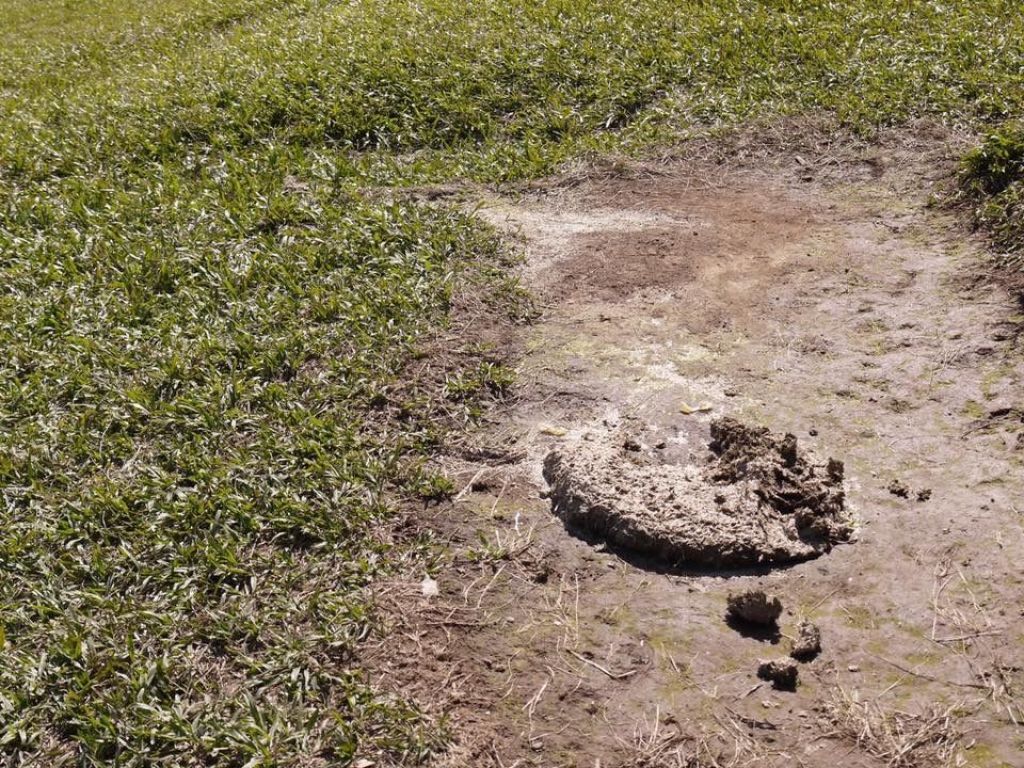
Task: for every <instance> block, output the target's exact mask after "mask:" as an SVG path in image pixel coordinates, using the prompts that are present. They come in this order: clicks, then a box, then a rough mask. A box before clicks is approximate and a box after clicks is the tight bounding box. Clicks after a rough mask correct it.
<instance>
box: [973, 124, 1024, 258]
mask: <svg viewBox="0 0 1024 768" xmlns="http://www.w3.org/2000/svg"><path fill="white" fill-rule="evenodd" d="M960 182H961V187H962V189H963V192H964V195H965V196H966V197H967V199H968V200H970V201H971V202H972V203H973V204H974V206H975V211H974V216H975V221H976V222H977V224H978V226H980V227H982V228H984V229H986V230H988V231H989V232H991V233H992V238H993V241H994V243H995V244H996V246H997V247H998V248H1001V249H1003V250H1004V251H1005V252H1006V256H1005V258H1004V261H1006V262H1007V264H1009V265H1013V266H1016V267H1018V268H1019V267H1020V266H1021V265H1022V264H1024V256H1022V255H1021V252H1022V251H1024V123H1020V122H1014V121H1010V122H1007V123H1005V124H1003V125H1001V126H999V127H998V128H997V129H995V130H993V131H991V132H990V133H988V134H987V135H986V136H985V139H984V141H983V142H982V143H981V145H980V146H979V147H978V148H977V149H974V150H972V151H971V152H969V153H968V154H967V156H966V157H964V161H963V168H962V171H961V174H960Z"/></svg>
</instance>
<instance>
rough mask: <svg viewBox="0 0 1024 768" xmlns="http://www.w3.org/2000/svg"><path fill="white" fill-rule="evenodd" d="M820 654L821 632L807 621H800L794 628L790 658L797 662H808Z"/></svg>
mask: <svg viewBox="0 0 1024 768" xmlns="http://www.w3.org/2000/svg"><path fill="white" fill-rule="evenodd" d="M819 653H821V630H820V629H818V627H817V625H815V624H812V623H811V622H809V621H801V622H800V623H799V624H798V625H797V628H796V639H795V640H794V641H793V650H792V651H790V654H789V655H790V656H792V657H793V658H794V659H797V660H798V661H810V660H811V659H813V658H814V657H815V656H817V655H818V654H819Z"/></svg>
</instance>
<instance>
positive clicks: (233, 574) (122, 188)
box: [0, 0, 1024, 768]
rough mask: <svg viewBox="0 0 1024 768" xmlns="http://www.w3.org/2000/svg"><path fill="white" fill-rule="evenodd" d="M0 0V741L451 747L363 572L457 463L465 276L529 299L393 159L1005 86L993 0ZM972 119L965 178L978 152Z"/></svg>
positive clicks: (471, 369)
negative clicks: (391, 642)
mask: <svg viewBox="0 0 1024 768" xmlns="http://www.w3.org/2000/svg"><path fill="white" fill-rule="evenodd" d="M0 18H3V19H4V22H5V24H4V25H3V29H2V30H0V344H2V345H3V349H4V351H5V354H4V356H3V360H2V361H0V492H2V495H3V505H2V507H0V530H2V531H3V532H4V536H3V538H2V539H0V755H3V759H4V760H5V761H6V762H7V763H9V764H12V765H20V764H26V765H28V764H35V765H46V766H51V765H62V764H66V765H70V764H76V765H124V766H142V765H158V764H163V765H168V766H171V765H173V766H200V765H202V766H210V765H214V766H245V767H246V768H252V767H254V766H260V765H263V766H271V765H273V766H279V765H280V766H300V765H301V766H306V765H318V764H340V765H346V764H349V763H350V762H352V761H353V760H354V759H355V758H356V756H366V755H370V756H374V757H380V758H381V759H382V760H383V761H384V762H387V763H394V764H416V763H418V762H421V761H423V760H425V759H427V758H428V757H429V755H430V754H431V753H432V752H435V751H437V750H441V749H443V747H444V741H445V732H444V728H443V727H442V726H441V725H439V724H437V723H435V722H433V721H431V720H430V719H428V718H425V717H424V715H423V713H421V712H419V711H418V710H417V709H416V706H415V703H414V702H407V701H402V700H401V699H398V698H395V697H392V696H387V695H385V694H384V693H382V692H381V691H378V690H376V689H374V688H372V687H371V686H369V685H368V684H367V683H366V681H365V679H364V676H363V675H362V673H361V672H360V669H359V665H358V646H359V643H360V641H361V640H362V639H363V638H365V637H366V636H367V634H368V633H371V632H373V631H374V628H375V626H376V622H375V617H374V612H373V606H372V604H371V603H370V602H369V601H368V599H367V596H366V595H367V592H366V587H367V585H368V584H371V583H372V582H373V581H374V580H375V579H377V578H379V577H380V576H382V575H383V574H386V573H388V572H389V569H393V568H394V567H395V563H397V562H399V560H398V558H397V554H398V551H397V550H396V549H395V548H394V547H393V546H392V545H390V544H389V543H388V540H387V537H386V536H385V535H383V534H382V532H386V530H387V525H388V522H389V521H390V520H392V519H393V517H394V514H395V511H396V508H397V507H398V506H399V505H400V503H401V502H402V501H403V500H408V499H412V498H424V497H436V496H438V495H443V494H444V492H445V491H446V489H447V484H446V482H445V480H444V479H443V478H437V477H434V476H431V475H430V473H429V472H426V471H425V470H424V469H423V468H422V466H423V465H422V460H423V459H424V458H425V457H427V456H429V455H430V453H431V451H433V450H436V447H437V446H438V444H439V443H440V441H442V440H443V439H444V436H445V432H446V430H447V429H449V428H452V426H453V425H454V424H456V423H457V422H459V416H460V415H461V416H462V417H466V418H471V417H472V416H473V415H474V414H477V413H478V412H479V410H478V409H479V403H480V399H481V398H486V397H487V396H488V393H489V392H492V391H496V390H497V391H500V390H501V389H502V388H504V387H507V386H508V384H509V378H508V372H507V371H506V370H505V369H503V368H502V367H501V366H500V360H499V359H497V358H496V357H495V356H494V355H491V354H489V353H486V352H481V353H480V354H477V355H470V356H443V357H441V358H440V359H441V361H442V362H443V363H444V364H445V366H446V367H445V368H444V370H443V371H442V374H441V375H439V376H437V377H434V378H429V379H422V380H421V379H418V378H410V373H409V372H410V370H412V369H413V368H412V365H411V364H412V363H413V362H414V361H415V358H416V356H417V355H422V354H424V351H423V350H425V349H427V348H428V347H427V346H426V342H427V341H428V340H429V339H430V338H431V337H432V336H434V335H435V334H436V333H437V332H438V330H439V329H443V328H444V326H445V324H446V323H447V322H448V319H449V317H450V315H451V312H452V309H453V305H454V304H455V300H456V297H458V296H459V295H461V294H463V293H465V292H466V291H467V290H472V291H473V292H474V293H476V294H477V295H479V296H482V297H484V299H485V300H486V301H488V302H490V305H491V307H490V313H491V314H494V315H497V316H499V317H500V316H502V313H509V312H512V313H514V312H517V311H518V310H519V308H518V304H517V302H516V301H515V299H514V295H513V294H514V292H512V291H510V290H509V286H508V284H507V281H506V278H505V275H504V273H503V272H502V268H503V267H504V266H505V261H504V259H505V256H504V254H503V250H502V246H501V244H500V243H499V242H498V241H497V239H496V238H495V237H494V235H493V234H492V233H491V232H489V231H488V230H487V228H486V227H483V226H482V225H481V224H480V222H479V221H477V220H476V219H474V218H473V217H471V216H468V215H466V214H464V213H461V212H460V211H458V210H456V209H453V208H450V207H445V206H433V205H428V204H425V203H416V202H405V203H396V202H394V199H393V198H394V197H395V196H394V195H392V194H391V193H390V190H389V189H388V188H389V187H393V186H403V185H410V184H420V183H432V182H439V181H445V180H452V179H456V180H458V179H475V180H481V181H488V182H493V181H505V180H511V179H521V178H527V177H531V176H537V175H541V174H544V173H547V172H550V171H551V170H553V169H555V168H557V167H558V166H559V164H561V163H563V162H564V161H565V160H567V159H569V158H573V157H578V156H581V155H585V154H588V153H601V152H606V151H609V150H615V151H619V152H630V151H634V150H637V149H638V148H642V147H644V146H648V145H650V144H651V143H652V142H657V141H669V140H677V139H680V138H685V137H686V136H687V135H691V134H694V133H701V132H707V131H709V130H715V129H717V128H719V127H721V126H729V125H735V124H738V123H740V122H743V121H746V120H751V119H755V118H760V117H766V116H773V115H787V114H788V115H793V114H800V113H802V112H805V111H807V110H825V111H829V112H832V113H834V114H835V115H837V117H838V119H839V120H840V121H841V122H843V123H844V124H845V125H847V126H850V127H852V128H854V129H856V130H858V131H861V132H864V133H870V132H871V131H873V130H875V129H876V128H878V127H879V126H882V125H891V124H899V123H900V122H902V121H905V120H908V119H911V118H913V117H917V116H921V115H929V116H934V117H936V118H938V119H942V120H945V121H947V122H949V123H951V124H960V125H968V126H974V127H982V128H984V127H985V126H989V125H996V124H1001V123H1002V122H1004V121H1006V120H1008V119H1010V118H1013V117H1015V116H1018V115H1020V114H1021V108H1022V106H1024V88H1022V86H1021V82H1022V78H1021V76H1022V74H1024V48H1022V45H1024V43H1022V41H1024V11H1022V10H1021V8H1020V5H1019V4H1018V3H1015V2H1010V1H1009V0H976V1H975V2H970V3H938V2H919V3H908V2H902V1H901V2H897V1H896V0H857V1H854V2H846V3H812V2H800V1H798V0H773V1H771V2H753V1H752V0H732V1H726V0H722V1H720V2H696V1H693V2H678V3H671V4H670V3H666V2H664V0H657V1H656V0H637V1H636V2H629V3H627V2H623V0H595V1H593V2H586V3H578V2H572V3H570V2H565V1H564V0H531V1H529V2H527V1H522V0H521V1H519V2H514V3H508V2H496V1H495V0H484V1H483V2H480V3H476V4H474V6H473V12H472V13H467V12H466V7H465V4H459V3H454V2H451V0H423V2H418V3H410V2H408V1H407V0H347V1H345V2H342V1H341V0H161V2H157V1H156V0H83V1H82V2H77V3H69V2H66V1H65V0H0ZM1007 135H1010V136H1011V139H1010V145H1008V146H1011V147H1012V146H1013V142H1014V141H1016V139H1013V138H1012V136H1014V135H1016V134H1007ZM993 141H994V140H990V141H989V142H988V143H987V144H986V145H985V146H986V147H987V148H983V150H982V151H981V152H982V154H981V155H978V156H977V157H976V158H975V160H972V161H970V162H973V163H974V165H975V166H977V168H978V170H977V172H975V171H972V172H971V173H973V174H974V177H977V178H981V177H984V178H986V179H988V178H989V177H990V176H991V177H993V178H995V176H996V175H997V174H996V173H995V171H994V170H993V169H994V168H995V167H996V166H995V164H994V163H993V162H992V158H993V157H996V158H997V159H998V158H999V157H1002V156H1001V155H999V152H1002V151H1003V149H1000V148H999V147H1002V146H1003V145H1002V144H999V142H998V141H996V142H995V143H993ZM993 148H995V149H996V150H998V151H995V152H994V151H993ZM1011 155H1012V152H1011ZM975 161H976V162H975ZM998 162H999V163H1003V160H999V161H998ZM970 167H974V166H970ZM1000 167H1002V166H1000ZM999 173H1003V172H1002V171H1000V172H999ZM1016 183H1017V182H1013V181H1011V182H1010V183H1008V184H1007V185H1006V186H1005V187H1002V188H1001V189H997V187H998V185H996V186H991V185H989V184H988V182H985V184H983V185H982V186H981V187H979V189H978V191H977V194H978V195H979V196H984V197H985V198H986V199H987V198H992V199H994V200H1006V199H1009V198H1008V197H1006V195H1007V194H1008V190H1013V189H1016V187H1015V186H1014V185H1015V184H1016ZM1012 194H1018V192H1013V193H1012ZM978 199H979V200H981V199H982V198H981V197H979V198H978ZM1000 205H1002V204H1001V203H1000ZM993 226H995V227H996V231H997V232H1000V231H1002V229H1000V226H1001V225H999V224H998V222H996V223H994V224H993ZM1008 231H1010V232H1011V234H1010V237H1011V238H1015V237H1018V235H1016V234H1013V232H1014V231H1016V230H1008ZM470 283H471V284H472V285H473V286H474V287H473V288H472V289H467V288H466V286H467V284H470ZM453 417H454V418H453ZM381 756H382V757H381Z"/></svg>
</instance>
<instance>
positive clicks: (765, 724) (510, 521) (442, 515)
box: [376, 135, 1024, 768]
mask: <svg viewBox="0 0 1024 768" xmlns="http://www.w3.org/2000/svg"><path fill="white" fill-rule="evenodd" d="M946 140H947V139H946V138H944V137H942V136H938V137H937V136H936V135H929V136H927V137H922V138H921V139H919V140H918V139H915V138H914V137H912V136H902V137H899V138H898V139H891V140H890V141H889V144H888V145H882V146H881V147H879V146H874V147H870V148H868V147H853V148H851V149H849V150H848V151H846V152H845V153H838V154H837V153H836V152H835V151H833V150H832V149H828V150H824V149H821V150H820V151H818V152H816V153H815V152H813V151H811V152H808V150H807V149H806V148H805V149H802V150H801V153H800V154H797V153H795V152H792V151H786V150H783V149H777V148H776V149H773V150H771V151H768V152H763V153H760V154H759V155H758V156H757V157H750V156H749V155H748V156H747V157H746V158H744V157H739V156H736V155H735V154H734V155H733V156H732V157H731V158H730V160H729V162H728V163H723V164H718V163H715V162H713V161H708V160H694V159H692V158H691V159H688V160H686V161H682V160H674V161H668V162H664V163H658V164H650V165H634V166H629V167H627V168H624V169H619V171H618V172H616V173H600V174H598V173H595V174H592V175H589V176H588V175H586V174H582V175H578V176H576V177H573V179H572V180H571V181H572V183H552V184H550V185H549V186H547V187H546V188H543V189H539V190H532V191H529V192H528V193H526V194H520V195H519V196H516V197H502V196H496V195H491V196H486V197H485V198H484V200H483V201H482V202H483V206H484V207H483V214H484V215H485V216H486V217H487V218H489V219H490V220H491V221H492V222H494V223H495V224H496V225H498V226H499V227H502V228H503V229H505V230H506V231H507V232H508V233H510V235H511V236H514V237H518V238H520V240H521V242H522V244H523V249H524V253H525V264H524V267H523V274H524V281H525V282H526V284H527V285H528V287H529V288H530V289H531V290H532V291H534V292H535V294H536V295H537V296H538V297H539V300H540V302H541V304H542V307H543V316H542V318H541V319H540V320H539V321H538V322H537V323H536V324H534V325H533V326H531V327H529V328H528V329H526V330H524V331H523V333H522V337H521V338H520V339H519V340H518V343H519V345H520V349H521V357H520V365H519V376H520V386H519V390H518V392H517V396H516V399H515V401H514V402H511V403H509V404H508V405H507V407H506V408H505V409H504V410H503V412H502V413H501V415H500V418H499V420H498V421H497V422H496V423H493V424H490V425H488V427H487V428H486V429H484V430H482V431H481V433H480V434H478V435H476V436H475V440H476V442H475V444H474V445H471V446H469V445H467V446H461V447H460V448H459V450H457V451H453V455H452V456H450V457H449V458H448V459H447V460H446V468H447V470H448V471H449V473H450V474H451V476H452V477H453V478H455V479H456V484H457V487H458V489H459V491H460V492H459V493H458V494H457V495H456V497H455V499H454V502H453V503H452V504H451V505H449V506H447V507H442V508H433V509H431V510H430V512H429V515H428V519H427V523H428V524H429V525H430V527H432V528H433V529H434V530H435V531H438V532H440V534H441V535H442V537H443V538H444V540H445V541H446V544H447V552H448V555H447V558H446V561H445V565H444V566H443V567H442V568H440V569H439V571H438V572H437V573H436V574H434V576H435V577H436V578H437V581H438V585H439V588H440V595H439V596H437V597H423V596H421V595H420V593H419V586H418V579H411V580H410V581H409V583H408V584H406V585H404V586H402V587H401V588H395V589H397V592H395V591H393V592H392V597H394V598H395V599H396V600H399V602H401V601H402V600H404V601H405V603H404V604H405V605H406V606H407V607H408V608H409V610H407V611H406V615H405V617H404V618H403V619H402V620H401V621H402V622H403V625H402V626H401V627H398V628H396V633H395V637H396V638H397V640H396V641H395V642H396V644H397V647H394V648H390V650H389V652H388V656H387V657H386V658H380V659H377V660H376V666H377V668H378V670H379V673H378V678H379V679H378V683H379V684H381V685H385V686H387V685H395V686H396V687H397V688H401V689H402V690H406V691H409V690H411V691H413V693H414V694H416V695H418V697H419V698H420V699H421V701H424V702H426V703H427V704H428V705H432V706H434V707H435V710H436V712H437V713H438V714H439V715H440V714H442V713H443V714H445V715H446V716H447V717H448V719H449V722H450V723H451V724H452V727H453V729H454V732H455V733H456V735H457V744H456V747H455V748H454V749H453V751H452V752H451V753H450V754H449V755H448V756H447V758H446V760H447V764H450V765H473V766H503V767H504V768H510V767H511V766H513V765H515V766H521V767H522V766H579V767H581V768H582V767H583V766H585V767H586V768H594V767H595V766H606V767H607V766H628V765H633V766H656V765H657V766H676V765H679V766H683V765H687V766H696V765H758V766H775V765H777V766H828V767H829V768H834V766H836V765H843V766H914V765H920V766H941V765H967V766H1019V765H1022V764H1024V760H1022V758H1021V755H1022V754H1024V726H1022V725H1021V723H1024V621H1022V617H1024V573H1022V571H1021V566H1020V562H1021V561H1020V553H1021V551H1022V544H1024V527H1022V524H1024V518H1022V516H1021V512H1022V510H1024V473H1022V471H1021V465H1022V459H1024V450H1022V447H1021V446H1022V445H1024V438H1022V437H1021V435H1024V420H1022V414H1024V395H1022V392H1024V390H1022V388H1021V380H1022V376H1024V358H1022V355H1021V348H1020V345H1019V342H1016V341H1015V339H1016V338H1017V335H1018V334H1019V332H1020V330H1021V327H1022V323H1024V318H1022V316H1021V311H1022V310H1021V306H1020V304H1019V303H1018V299H1017V298H1016V297H1015V296H1014V295H1012V294H1011V293H1010V292H1009V291H1008V290H1007V289H1006V288H1004V287H1002V286H1001V285H1000V284H999V283H998V282H997V281H994V280H989V279H988V278H987V275H988V274H989V273H988V268H987V266H986V264H987V261H986V259H987V254H986V253H985V250H984V245H983V244H982V243H981V242H980V241H978V240H976V239H975V238H974V237H973V236H971V235H970V234H969V233H967V232H966V231H965V230H964V229H963V227H962V226H961V223H960V222H959V221H958V220H957V219H956V218H955V217H953V216H951V215H949V214H948V213H945V212H943V211H942V210H939V209H935V208H932V207H930V206H929V199H930V195H931V193H932V192H933V191H934V189H935V186H934V185H935V184H936V183H938V182H940V181H941V180H942V179H944V178H948V175H949V172H950V165H949V161H948V160H947V158H948V157H949V156H952V155H955V154H956V153H955V152H949V151H948V148H947V145H946V143H945V142H946ZM723 417H730V418H734V419H738V420H740V421H742V422H743V423H746V424H753V425H761V426H764V427H766V428H768V429H770V430H772V431H773V432H775V433H779V434H784V433H792V434H793V435H796V436H797V439H798V441H799V445H800V447H801V450H803V449H807V450H810V451H812V452H814V453H815V454H816V455H818V456H821V457H826V456H834V457H837V458H839V459H841V460H842V461H843V462H844V464H845V473H844V477H843V479H842V489H843V493H844V494H845V498H844V503H845V512H844V514H846V515H849V516H850V517H851V518H852V520H853V535H852V537H850V540H849V541H848V542H846V543H838V545H837V546H835V547H834V548H831V551H829V552H828V553H827V554H821V556H820V557H817V559H812V560H807V561H806V562H800V563H796V564H791V563H790V564H786V565H779V564H775V565H772V564H771V563H767V562H765V563H762V564H760V565H756V564H752V563H749V562H745V563H744V565H743V567H732V568H731V569H728V570H726V569H724V568H722V567H719V568H718V569H717V570H713V571H702V572H686V571H681V570H680V569H679V568H676V567H668V566H669V565H673V566H674V565H678V563H667V562H666V560H665V558H663V557H658V556H651V552H649V551H648V552H645V551H644V550H643V548H629V547H627V548H622V547H616V546H612V547H609V546H608V544H607V542H606V540H607V538H609V537H607V536H605V535H600V536H595V535H586V533H585V532H583V535H582V536H581V535H577V534H580V533H581V532H580V531H576V530H572V529H571V528H572V527H571V526H570V529H567V528H566V526H565V525H563V521H562V520H561V519H560V518H559V517H558V516H557V515H556V514H555V510H553V508H552V499H551V498H550V495H551V491H552V489H551V488H550V487H549V485H548V483H547V481H546V480H545V478H544V476H543V464H544V460H545V458H546V457H547V456H549V455H560V456H564V457H570V456H573V455H575V454H574V453H573V451H574V450H575V448H574V446H575V447H578V445H579V442H580V441H581V439H582V436H583V435H584V434H588V433H589V434H600V435H611V434H614V435H618V436H627V437H629V436H633V439H636V440H637V443H638V446H639V447H641V448H643V451H644V452H650V451H656V452H657V454H658V456H659V457H661V458H659V459H658V462H660V463H661V464H665V465H671V466H675V467H683V466H686V465H687V464H691V463H693V462H694V461H695V455H696V454H695V452H696V451H698V450H699V451H706V446H707V445H708V444H709V443H711V442H712V435H711V424H712V422H713V420H716V419H721V418H723ZM657 446H660V447H657ZM618 460H622V458H621V456H620V457H619V459H618ZM550 476H551V473H549V477H550ZM894 482H896V483H898V484H899V485H900V486H901V487H905V488H906V489H907V493H906V494H899V495H895V494H893V493H891V492H890V486H891V485H892V484H893V483H894ZM620 493H622V494H626V495H628V494H629V493H630V489H629V488H622V490H621V491H620ZM619 543H621V542H619ZM823 551H824V550H823ZM816 554H817V553H816ZM782 559H783V560H785V559H786V558H782ZM712 561H713V558H712ZM710 564H712V565H715V564H716V563H715V562H710ZM726 564H727V565H731V566H735V565H736V563H726ZM705 565H707V563H705ZM717 565H719V566H722V565H723V563H722V562H718V563H717ZM421 577H422V576H420V578H421ZM753 588H764V589H766V590H767V591H769V592H770V593H773V594H776V595H778V596H780V597H781V599H782V602H783V605H784V611H783V613H782V616H781V617H780V619H779V624H778V628H777V629H776V630H774V631H771V630H766V631H750V630H749V628H746V629H745V628H743V627H737V626H736V625H735V623H734V622H729V621H727V620H726V612H727V611H726V606H727V600H728V598H729V595H730V593H735V592H738V591H740V590H743V589H753ZM402 589H404V590H405V591H404V592H403V591H402ZM396 595H397V597H396ZM414 607H415V610H413V608H414ZM803 622H813V625H814V627H815V628H816V629H817V630H818V631H819V633H820V646H821V651H820V653H818V654H817V655H814V654H797V655H798V656H800V658H801V659H806V660H805V661H802V662H801V663H800V664H799V669H798V672H799V676H798V681H797V683H796V687H795V690H794V691H786V690H777V689H776V688H774V687H773V686H772V685H770V684H769V683H767V682H766V681H764V680H761V679H759V677H758V668H759V664H760V662H761V661H771V660H781V659H784V658H787V657H788V656H789V653H790V652H791V650H793V646H794V642H796V641H797V640H798V639H800V638H802V639H803V640H806V638H804V637H803V635H804V634H806V629H801V625H802V623H803ZM798 635H799V636H800V638H798ZM814 639H817V638H814Z"/></svg>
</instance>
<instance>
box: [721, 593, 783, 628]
mask: <svg viewBox="0 0 1024 768" xmlns="http://www.w3.org/2000/svg"><path fill="white" fill-rule="evenodd" d="M727 610H728V612H729V616H731V617H732V618H734V619H736V620H738V621H743V622H746V623H747V624H759V625H762V626H775V623H776V622H777V621H778V620H779V616H781V615H782V601H781V600H779V598H778V597H776V596H775V595H769V594H767V593H766V592H765V591H764V590H763V589H748V590H747V591H745V592H740V593H739V594H735V595H729V602H728V605H727Z"/></svg>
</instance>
